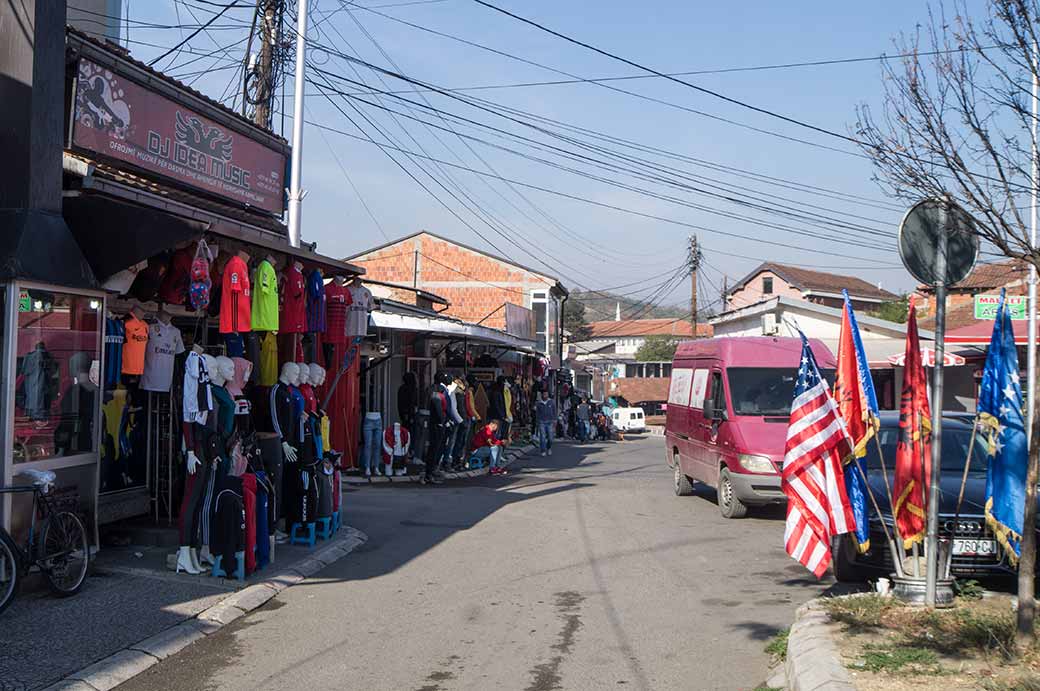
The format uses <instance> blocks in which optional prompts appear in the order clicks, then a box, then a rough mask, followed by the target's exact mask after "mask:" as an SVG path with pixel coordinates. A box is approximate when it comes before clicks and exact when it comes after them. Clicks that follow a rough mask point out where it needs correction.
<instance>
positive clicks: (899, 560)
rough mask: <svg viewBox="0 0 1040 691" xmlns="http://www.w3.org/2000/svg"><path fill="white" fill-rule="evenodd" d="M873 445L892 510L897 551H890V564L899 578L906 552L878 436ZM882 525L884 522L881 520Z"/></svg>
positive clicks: (901, 573) (879, 515) (879, 516)
mask: <svg viewBox="0 0 1040 691" xmlns="http://www.w3.org/2000/svg"><path fill="white" fill-rule="evenodd" d="M874 443H875V444H877V453H878V458H879V459H881V477H883V478H884V479H885V492H886V493H887V494H888V506H889V508H890V509H892V531H893V532H894V533H895V536H896V547H897V549H898V551H897V550H895V549H894V550H892V562H893V563H894V564H895V566H896V575H897V576H899V577H902V576H903V561H904V560H905V559H906V552H905V551H904V548H903V536H902V535H901V534H900V532H899V521H898V520H897V519H896V502H895V499H894V498H893V497H892V486H891V485H890V484H889V483H888V468H886V467H885V454H884V453H882V452H881V440H880V439H878V435H877V434H875V435H874ZM878 518H881V512H880V511H879V512H878ZM881 522H882V524H883V523H884V522H885V521H884V519H882V520H881Z"/></svg>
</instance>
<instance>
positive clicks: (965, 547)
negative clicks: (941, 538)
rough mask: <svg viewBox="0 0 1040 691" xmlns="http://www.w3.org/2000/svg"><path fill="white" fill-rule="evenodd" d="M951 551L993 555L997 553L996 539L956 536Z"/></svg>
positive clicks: (971, 554)
mask: <svg viewBox="0 0 1040 691" xmlns="http://www.w3.org/2000/svg"><path fill="white" fill-rule="evenodd" d="M953 553H954V554H956V555H965V556H990V555H994V554H996V553H997V541H996V540H975V539H963V538H957V539H955V540H954V541H953Z"/></svg>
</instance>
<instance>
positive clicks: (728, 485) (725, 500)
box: [718, 468, 747, 518]
mask: <svg viewBox="0 0 1040 691" xmlns="http://www.w3.org/2000/svg"><path fill="white" fill-rule="evenodd" d="M718 495H719V511H721V512H722V515H723V516H724V517H725V518H743V517H744V516H746V515H747V506H746V505H745V504H744V502H742V501H740V499H739V498H738V497H737V493H736V492H735V491H734V490H733V481H732V480H731V479H730V477H729V469H727V468H723V469H722V470H721V471H720V472H719V489H718Z"/></svg>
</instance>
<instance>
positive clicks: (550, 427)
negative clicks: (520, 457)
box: [534, 389, 556, 456]
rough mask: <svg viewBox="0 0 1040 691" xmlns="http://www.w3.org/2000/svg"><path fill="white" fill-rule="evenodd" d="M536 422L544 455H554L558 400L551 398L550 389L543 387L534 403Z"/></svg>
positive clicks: (539, 442)
mask: <svg viewBox="0 0 1040 691" xmlns="http://www.w3.org/2000/svg"><path fill="white" fill-rule="evenodd" d="M534 422H535V425H536V428H537V430H538V445H539V447H540V448H541V451H542V455H543V456H545V455H546V454H548V455H550V456H552V443H553V432H555V431H556V429H555V428H556V401H554V400H552V399H551V398H549V391H548V390H546V389H542V392H541V394H539V398H538V400H537V401H536V402H535V404H534Z"/></svg>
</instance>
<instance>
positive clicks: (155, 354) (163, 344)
mask: <svg viewBox="0 0 1040 691" xmlns="http://www.w3.org/2000/svg"><path fill="white" fill-rule="evenodd" d="M183 352H184V341H182V340H181V330H180V329H178V328H177V327H176V326H174V325H173V324H164V323H162V322H161V321H160V322H156V323H154V324H152V326H151V327H150V328H149V329H148V342H147V344H146V346H145V353H144V372H143V374H142V376H141V388H142V389H144V390H145V391H159V392H168V391H169V390H170V387H171V386H173V360H174V358H175V357H176V356H178V355H180V354H181V353H183Z"/></svg>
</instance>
